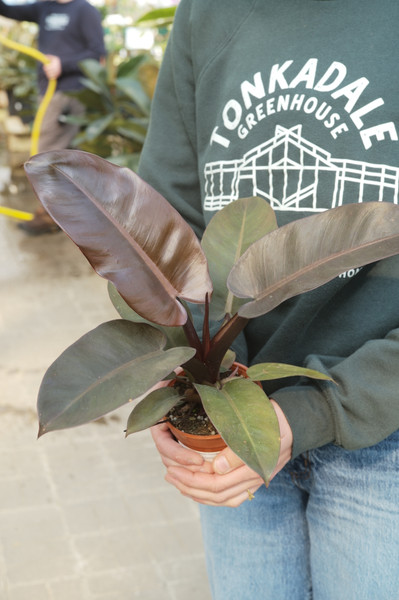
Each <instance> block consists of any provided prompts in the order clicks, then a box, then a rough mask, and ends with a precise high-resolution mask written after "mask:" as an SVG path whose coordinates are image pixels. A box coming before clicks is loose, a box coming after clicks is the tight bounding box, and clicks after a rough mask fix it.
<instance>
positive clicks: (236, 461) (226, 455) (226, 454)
mask: <svg viewBox="0 0 399 600" xmlns="http://www.w3.org/2000/svg"><path fill="white" fill-rule="evenodd" d="M243 464H244V463H243V461H242V460H241V458H240V457H239V456H237V454H235V453H234V452H233V450H231V449H230V448H225V450H223V451H222V452H220V453H219V454H218V456H217V457H216V458H215V460H214V461H213V470H214V471H215V473H219V475H224V474H226V473H229V472H230V471H232V470H233V469H236V468H237V467H241V466H242V465H243Z"/></svg>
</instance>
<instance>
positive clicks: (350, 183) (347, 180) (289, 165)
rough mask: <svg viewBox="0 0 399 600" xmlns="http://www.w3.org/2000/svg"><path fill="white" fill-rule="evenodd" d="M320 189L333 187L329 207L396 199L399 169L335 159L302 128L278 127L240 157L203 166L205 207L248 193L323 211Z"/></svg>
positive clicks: (280, 206) (275, 203)
mask: <svg viewBox="0 0 399 600" xmlns="http://www.w3.org/2000/svg"><path fill="white" fill-rule="evenodd" d="M320 189H333V190H334V191H333V196H332V198H331V205H330V208H334V207H336V206H340V205H342V204H346V203H352V202H354V201H355V199H357V201H358V202H369V201H377V202H378V201H381V200H382V198H384V201H388V202H393V203H395V204H397V203H398V198H399V169H398V168H394V167H390V166H386V165H380V164H372V163H366V162H361V161H353V160H347V159H340V158H333V157H332V156H331V154H330V153H328V152H326V151H325V150H323V149H322V148H320V147H319V146H316V145H315V144H312V143H311V142H309V141H307V140H306V139H305V138H303V137H302V127H301V125H297V126H296V127H293V128H291V129H286V128H284V127H281V126H279V125H278V126H277V127H276V129H275V134H274V137H272V138H271V139H269V140H267V141H265V142H263V143H262V144H260V145H259V146H257V147H255V148H253V149H252V150H250V151H249V152H247V153H246V154H244V156H243V157H242V158H239V159H237V160H230V161H220V162H213V163H208V164H207V165H206V167H205V193H206V196H205V209H206V210H209V211H216V210H220V209H221V208H223V206H225V205H226V204H229V203H230V202H232V201H233V200H236V199H237V198H240V197H246V196H261V197H263V198H265V199H266V200H267V201H268V202H269V203H270V204H271V206H272V207H273V209H274V210H285V211H287V210H289V211H293V212H321V211H323V210H325V209H326V205H325V198H323V200H324V202H323V205H324V206H323V207H321V206H318V204H317V200H318V197H319V193H318V192H319V190H320Z"/></svg>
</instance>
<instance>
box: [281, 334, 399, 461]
mask: <svg viewBox="0 0 399 600" xmlns="http://www.w3.org/2000/svg"><path fill="white" fill-rule="evenodd" d="M398 364H399V330H394V331H392V332H390V334H389V335H388V336H387V337H386V338H385V339H384V340H371V341H370V342H367V343H366V344H364V346H362V347H361V348H359V350H358V351H357V352H355V353H353V354H352V355H351V356H349V357H347V358H345V359H342V360H339V359H337V358H333V357H330V358H329V357H325V356H323V357H318V356H311V357H309V359H308V360H307V361H306V366H307V367H310V368H312V369H318V370H321V371H323V372H326V373H328V374H329V375H330V376H331V377H332V378H333V379H334V382H335V383H333V384H325V383H314V382H313V383H312V384H307V385H298V386H292V387H287V388H283V389H281V390H278V391H277V392H275V393H274V398H275V399H276V401H277V402H278V404H279V405H280V407H281V409H282V410H283V412H284V413H285V415H286V416H287V419H288V421H289V423H290V425H291V427H292V430H293V434H294V445H293V456H297V455H298V454H300V453H302V452H304V451H306V450H309V449H311V448H315V447H319V446H322V445H324V444H327V443H330V442H332V443H335V444H337V445H339V446H342V447H343V448H345V449H347V450H354V449H357V448H364V447H368V446H372V445H374V444H377V443H378V442H380V441H381V440H383V439H385V438H386V437H388V436H389V435H390V434H391V433H393V432H394V431H396V430H397V429H398V428H399V402H398V400H397V390H398V389H399V373H398V368H397V365H398Z"/></svg>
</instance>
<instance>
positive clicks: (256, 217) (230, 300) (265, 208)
mask: <svg viewBox="0 0 399 600" xmlns="http://www.w3.org/2000/svg"><path fill="white" fill-rule="evenodd" d="M276 228H277V222H276V216H275V214H274V211H273V210H272V208H271V207H270V205H269V204H268V203H267V202H266V201H265V200H264V199H263V198H257V197H253V198H241V199H239V200H236V201H235V202H232V203H231V204H228V205H227V206H225V207H224V208H223V210H222V211H219V212H217V213H216V214H215V215H214V216H213V217H212V219H211V221H210V223H209V224H208V226H207V228H206V230H205V233H204V235H203V238H202V241H201V245H202V248H203V250H204V252H205V255H206V258H207V260H208V264H209V273H210V276H211V279H212V283H213V296H212V301H211V305H210V310H211V317H212V318H213V319H215V320H219V319H223V318H224V316H225V315H226V314H231V315H232V314H234V313H236V312H237V310H238V308H239V306H241V304H243V302H246V301H247V300H242V299H239V298H235V297H234V296H233V294H232V293H231V291H230V290H229V289H228V287H227V283H226V282H227V277H228V274H229V273H230V271H231V268H232V267H233V265H234V264H235V263H236V262H237V260H238V259H239V258H240V256H241V255H242V254H243V253H244V252H245V251H246V250H247V248H248V247H249V246H250V245H251V244H253V243H254V242H255V241H256V240H259V239H260V238H261V237H263V236H264V235H266V234H267V233H269V232H270V231H273V230H274V229H276Z"/></svg>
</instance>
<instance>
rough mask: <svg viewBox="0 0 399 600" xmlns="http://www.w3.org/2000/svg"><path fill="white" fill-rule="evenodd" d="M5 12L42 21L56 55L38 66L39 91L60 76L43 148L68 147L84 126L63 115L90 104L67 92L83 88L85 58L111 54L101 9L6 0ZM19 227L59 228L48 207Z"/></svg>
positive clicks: (1, 5)
mask: <svg viewBox="0 0 399 600" xmlns="http://www.w3.org/2000/svg"><path fill="white" fill-rule="evenodd" d="M0 15H2V16H4V17H8V18H10V19H15V20H17V21H31V22H34V23H37V24H38V26H39V38H38V48H39V50H40V51H41V52H43V54H45V55H47V57H48V58H49V59H50V62H49V63H48V64H45V65H42V64H40V65H39V67H38V86H39V95H40V96H43V95H44V93H45V91H46V88H47V83H48V80H49V79H54V78H55V79H57V89H56V92H55V94H54V96H53V98H52V100H51V102H50V104H49V107H48V109H47V111H46V113H45V116H44V119H43V122H42V127H41V132H40V138H39V152H45V151H48V150H60V149H64V148H68V147H69V145H70V143H71V141H72V140H73V138H74V137H75V135H76V134H77V132H78V130H79V127H78V125H74V124H69V123H64V122H63V121H62V117H63V115H76V116H79V115H81V114H82V113H83V111H84V108H83V106H82V104H81V103H80V102H79V101H78V100H77V99H76V98H71V97H69V96H68V95H67V94H66V93H65V92H70V91H74V90H78V89H80V88H82V87H83V85H82V83H81V82H80V77H81V76H82V72H81V71H80V69H79V62H80V61H82V60H84V59H86V58H93V59H95V60H98V61H101V60H103V59H104V58H105V55H106V50H105V45H104V33H103V29H102V24H101V15H100V13H99V11H98V10H97V9H96V8H95V7H94V6H92V5H91V4H90V3H89V2H87V0H44V1H38V2H35V3H33V4H18V5H8V4H6V3H5V2H3V0H0ZM19 227H20V228H21V229H23V230H24V231H26V232H27V233H29V234H32V235H40V234H43V233H51V232H54V231H57V230H58V227H57V225H56V224H55V223H54V221H53V220H52V219H51V217H50V216H49V215H48V214H47V212H46V211H45V210H44V208H42V207H41V208H39V209H38V210H37V211H36V213H35V215H34V218H33V219H32V220H31V221H24V222H22V223H20V224H19Z"/></svg>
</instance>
